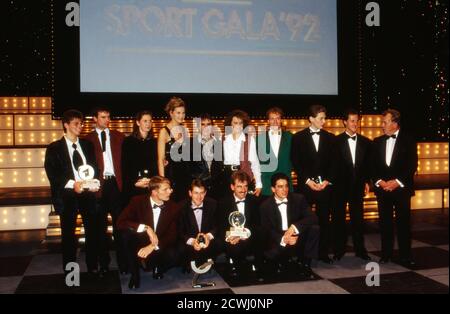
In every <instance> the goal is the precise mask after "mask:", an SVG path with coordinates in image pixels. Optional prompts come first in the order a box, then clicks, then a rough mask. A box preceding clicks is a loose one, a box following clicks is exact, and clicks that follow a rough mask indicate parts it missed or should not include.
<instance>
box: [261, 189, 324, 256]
mask: <svg viewBox="0 0 450 314" xmlns="http://www.w3.org/2000/svg"><path fill="white" fill-rule="evenodd" d="M260 212H261V224H262V228H263V231H264V232H265V233H267V234H268V237H269V239H268V242H267V246H266V248H265V252H264V254H265V256H266V258H267V259H268V260H271V261H276V262H285V261H286V260H287V259H288V258H289V257H292V256H297V257H298V258H299V259H300V260H311V259H313V258H317V252H318V247H319V236H320V229H319V226H318V225H317V222H318V219H317V216H316V215H315V214H314V213H313V212H312V211H311V208H310V206H309V205H308V202H307V201H306V199H305V197H304V196H303V195H301V194H297V193H290V194H289V196H288V203H287V210H286V212H287V223H288V228H289V227H290V226H291V225H295V227H296V228H297V229H298V231H299V239H298V241H297V243H296V244H295V245H293V246H285V247H283V246H281V244H280V243H281V239H282V238H283V235H284V233H285V230H283V228H282V217H281V213H280V210H279V208H278V205H277V203H276V201H275V197H270V198H268V199H266V200H265V201H264V202H263V203H262V204H261V207H260Z"/></svg>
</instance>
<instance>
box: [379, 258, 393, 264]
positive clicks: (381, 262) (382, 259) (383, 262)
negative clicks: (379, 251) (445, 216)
mask: <svg viewBox="0 0 450 314" xmlns="http://www.w3.org/2000/svg"><path fill="white" fill-rule="evenodd" d="M390 261H391V258H390V257H382V258H380V260H379V262H378V263H380V264H387V263H389V262H390Z"/></svg>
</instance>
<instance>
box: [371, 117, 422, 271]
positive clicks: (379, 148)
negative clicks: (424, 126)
mask: <svg viewBox="0 0 450 314" xmlns="http://www.w3.org/2000/svg"><path fill="white" fill-rule="evenodd" d="M382 127H383V132H384V135H383V136H380V137H377V138H376V139H375V140H374V149H373V154H372V157H373V158H372V169H373V173H372V180H373V182H374V184H375V194H376V195H377V202H378V213H379V224H380V232H381V250H382V257H381V259H380V263H388V262H389V261H390V260H391V258H392V251H393V248H394V226H393V212H394V211H395V220H396V225H397V238H398V247H399V253H400V263H401V264H402V265H405V266H412V265H414V261H413V260H412V257H411V196H413V195H414V174H415V172H416V170H417V161H418V156H417V144H416V142H415V140H414V139H413V138H412V137H410V136H409V135H408V134H407V133H405V131H404V130H403V129H401V128H400V112H398V111H397V110H393V109H389V110H386V111H385V112H383V118H382Z"/></svg>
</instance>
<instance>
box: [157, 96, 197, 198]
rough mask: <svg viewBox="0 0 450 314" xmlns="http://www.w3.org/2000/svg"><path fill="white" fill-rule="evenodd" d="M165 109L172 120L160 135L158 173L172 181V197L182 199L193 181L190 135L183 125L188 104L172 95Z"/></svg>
mask: <svg viewBox="0 0 450 314" xmlns="http://www.w3.org/2000/svg"><path fill="white" fill-rule="evenodd" d="M165 111H166V112H167V114H168V115H169V116H170V121H169V123H167V124H166V126H165V127H164V128H162V129H161V131H160V132H159V136H158V173H159V175H160V176H163V177H166V178H168V179H169V180H170V181H171V183H172V188H173V190H174V191H173V193H172V198H173V199H174V200H175V201H180V200H182V199H184V198H186V197H187V195H188V194H187V192H188V189H189V185H190V183H191V182H190V181H191V180H190V179H191V175H190V161H189V159H190V155H189V149H188V148H189V135H188V130H187V128H185V127H184V126H183V123H184V119H185V116H186V105H185V103H184V101H183V100H182V99H181V98H178V97H172V98H171V99H170V100H169V102H168V103H167V105H166V108H165Z"/></svg>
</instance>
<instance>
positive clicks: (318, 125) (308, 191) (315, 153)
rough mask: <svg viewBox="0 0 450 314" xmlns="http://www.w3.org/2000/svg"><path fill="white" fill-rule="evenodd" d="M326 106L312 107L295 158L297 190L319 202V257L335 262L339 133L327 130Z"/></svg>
mask: <svg viewBox="0 0 450 314" xmlns="http://www.w3.org/2000/svg"><path fill="white" fill-rule="evenodd" d="M325 119H326V109H325V107H323V106H321V105H312V106H311V107H310V108H309V121H310V123H311V124H310V126H309V127H308V128H306V129H304V130H302V131H300V132H298V133H296V134H295V135H294V136H293V138H292V153H291V159H292V164H293V165H294V169H295V171H296V173H297V181H298V182H297V189H298V191H299V192H300V193H302V194H303V195H304V196H305V197H306V199H307V200H308V202H309V204H310V205H312V204H316V214H317V216H318V217H319V225H320V245H319V260H321V261H322V262H324V263H327V264H332V263H333V260H332V259H331V258H330V257H329V256H328V250H329V245H330V236H331V225H330V213H331V204H332V184H334V182H335V158H336V152H335V136H334V135H333V134H331V133H328V132H327V131H325V130H323V129H322V128H323V126H324V124H325Z"/></svg>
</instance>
